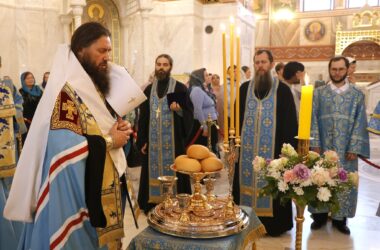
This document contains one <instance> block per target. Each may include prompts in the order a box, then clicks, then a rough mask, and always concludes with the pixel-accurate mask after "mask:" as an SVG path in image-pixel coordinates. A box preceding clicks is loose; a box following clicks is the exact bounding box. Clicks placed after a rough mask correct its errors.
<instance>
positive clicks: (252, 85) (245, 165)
mask: <svg viewBox="0 0 380 250" xmlns="http://www.w3.org/2000/svg"><path fill="white" fill-rule="evenodd" d="M273 67H274V62H273V55H272V53H271V52H270V51H269V50H258V51H257V52H256V53H255V56H254V69H255V76H254V78H253V80H251V81H248V82H245V83H243V84H242V85H241V87H240V103H239V105H240V125H241V126H242V129H241V149H240V158H239V163H238V164H236V168H235V169H236V170H235V176H234V185H233V190H232V191H233V196H234V201H235V203H237V204H240V205H244V206H249V207H253V208H254V209H255V212H256V214H257V215H258V216H259V219H260V220H261V222H262V223H263V224H264V226H265V229H266V231H267V233H268V234H269V235H271V236H279V235H281V234H282V233H284V232H286V231H287V230H290V229H292V227H293V217H292V205H291V201H288V202H286V203H284V204H281V203H280V198H279V197H278V198H276V199H272V198H271V197H258V196H257V194H258V193H259V192H260V189H261V188H262V187H263V186H264V185H265V184H266V182H265V181H263V180H262V179H260V178H258V176H257V175H256V174H255V173H254V171H253V167H252V161H253V159H254V158H255V156H261V157H264V158H265V159H275V158H278V157H279V155H280V153H281V147H282V145H283V144H284V143H290V144H291V145H292V146H293V147H296V139H295V136H296V134H297V116H296V108H295V105H294V101H293V95H292V92H291V91H290V89H289V87H288V86H287V85H286V84H285V83H283V82H281V81H279V79H278V78H275V77H273V76H272V74H271V70H272V68H273Z"/></svg>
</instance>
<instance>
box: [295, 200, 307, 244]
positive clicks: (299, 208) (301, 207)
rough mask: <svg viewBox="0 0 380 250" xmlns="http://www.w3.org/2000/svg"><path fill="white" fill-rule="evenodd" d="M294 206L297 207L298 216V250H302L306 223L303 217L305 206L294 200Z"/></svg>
mask: <svg viewBox="0 0 380 250" xmlns="http://www.w3.org/2000/svg"><path fill="white" fill-rule="evenodd" d="M293 202H294V204H295V205H296V210H297V216H296V218H295V219H296V223H297V224H296V225H297V227H296V241H295V243H296V248H295V249H296V250H302V228H303V222H304V221H305V217H304V216H303V214H304V212H305V207H306V206H305V205H300V204H298V203H297V201H295V200H293Z"/></svg>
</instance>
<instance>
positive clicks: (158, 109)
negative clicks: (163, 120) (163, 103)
mask: <svg viewBox="0 0 380 250" xmlns="http://www.w3.org/2000/svg"><path fill="white" fill-rule="evenodd" d="M160 113H161V110H160V107H158V108H157V109H156V119H157V118H158V117H159V116H160Z"/></svg>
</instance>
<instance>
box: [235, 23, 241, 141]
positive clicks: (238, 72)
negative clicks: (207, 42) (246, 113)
mask: <svg viewBox="0 0 380 250" xmlns="http://www.w3.org/2000/svg"><path fill="white" fill-rule="evenodd" d="M236 68H237V70H236V102H235V103H236V138H238V137H239V136H240V133H239V130H240V29H239V28H237V30H236Z"/></svg>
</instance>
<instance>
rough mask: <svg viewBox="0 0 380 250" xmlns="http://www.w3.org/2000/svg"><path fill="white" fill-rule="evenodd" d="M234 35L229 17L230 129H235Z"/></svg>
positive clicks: (232, 23) (232, 20)
mask: <svg viewBox="0 0 380 250" xmlns="http://www.w3.org/2000/svg"><path fill="white" fill-rule="evenodd" d="M234 33H235V25H234V18H233V17H230V72H229V73H230V92H231V93H230V126H231V129H234V127H235V117H234V99H235V98H234V97H235V95H234V86H235V73H234V69H235V63H234V60H235V58H234V39H235V38H234V37H235V36H234Z"/></svg>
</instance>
